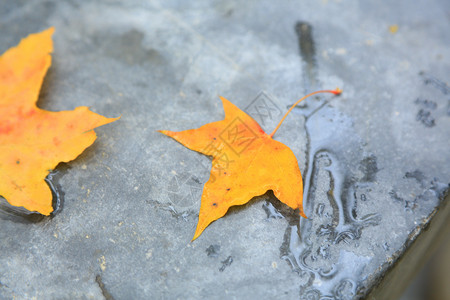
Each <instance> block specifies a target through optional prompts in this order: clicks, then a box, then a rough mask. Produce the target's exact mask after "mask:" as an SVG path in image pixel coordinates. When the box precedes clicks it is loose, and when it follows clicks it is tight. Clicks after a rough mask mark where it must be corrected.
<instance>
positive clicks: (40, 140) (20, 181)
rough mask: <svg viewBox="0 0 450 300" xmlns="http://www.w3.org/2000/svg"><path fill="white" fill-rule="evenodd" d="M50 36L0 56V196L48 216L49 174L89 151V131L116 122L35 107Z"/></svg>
mask: <svg viewBox="0 0 450 300" xmlns="http://www.w3.org/2000/svg"><path fill="white" fill-rule="evenodd" d="M53 31H54V29H53V28H49V29H47V30H45V31H43V32H41V33H36V34H31V35H29V36H28V37H27V38H25V39H23V40H22V41H21V42H20V44H19V45H18V46H17V47H14V48H11V49H9V50H8V51H6V52H5V53H4V54H3V55H2V56H0V195H1V196H2V197H4V198H5V199H6V200H7V201H8V202H9V203H10V204H11V205H14V206H23V207H25V208H26V209H28V210H30V211H37V212H39V213H41V214H43V215H49V214H50V213H51V212H52V211H53V208H52V193H51V190H50V188H49V187H48V186H47V184H46V183H45V180H44V178H45V177H46V176H47V175H48V172H49V170H52V169H53V168H55V167H56V165H57V164H58V163H59V162H67V161H71V160H73V159H75V158H76V157H77V156H78V155H80V154H81V153H82V152H83V151H84V149H86V148H87V147H88V146H90V145H91V144H92V143H93V142H94V140H95V139H96V134H95V132H94V131H93V129H94V128H96V127H98V126H101V125H104V124H107V123H110V122H113V121H115V120H117V118H105V117H103V116H101V115H98V114H96V113H93V112H91V111H89V109H88V108H87V107H77V108H76V109H75V110H73V111H61V112H50V111H45V110H42V109H40V108H38V107H37V106H36V101H37V99H38V96H39V90H40V88H41V85H42V82H43V79H44V76H45V74H46V72H47V69H48V68H49V67H50V65H51V56H50V53H51V52H52V50H53V43H52V39H51V35H52V33H53Z"/></svg>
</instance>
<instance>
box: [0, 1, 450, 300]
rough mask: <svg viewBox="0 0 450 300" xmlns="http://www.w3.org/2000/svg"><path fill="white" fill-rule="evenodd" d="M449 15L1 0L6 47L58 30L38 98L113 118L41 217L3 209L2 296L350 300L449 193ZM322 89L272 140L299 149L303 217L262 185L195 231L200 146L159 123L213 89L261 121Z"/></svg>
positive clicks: (218, 112) (340, 4) (210, 116)
mask: <svg viewBox="0 0 450 300" xmlns="http://www.w3.org/2000/svg"><path fill="white" fill-rule="evenodd" d="M449 12H450V2H448V1H445V0H434V1H430V0H426V1H425V0H420V1H396V2H391V1H332V0H329V1H283V2H274V1H195V2H188V1H138V0H130V1H113V0H111V1H56V0H53V1H37V0H31V1H7V0H3V1H0V52H1V53H3V52H4V51H5V50H7V49H8V48H9V47H12V46H15V45H16V44H17V43H18V42H19V41H20V39H21V38H22V37H25V36H27V35H28V34H30V33H33V32H37V31H41V30H43V29H45V28H47V27H50V26H55V28H56V31H55V34H54V37H53V39H54V44H55V51H54V54H53V65H52V67H51V68H50V71H49V73H48V75H47V77H46V78H45V82H44V86H43V89H42V92H41V98H40V100H39V105H40V107H42V108H45V109H48V110H52V111H58V110H68V109H73V108H74V107H76V106H80V105H87V106H90V107H92V110H94V111H95V112H97V113H100V114H103V115H106V116H108V117H115V116H118V115H122V119H121V120H119V121H117V122H115V123H113V124H110V125H107V126H104V127H102V128H99V129H98V130H97V133H98V139H97V141H96V142H95V143H94V145H93V146H92V147H90V148H88V149H87V150H86V151H85V152H84V153H83V154H82V155H81V156H80V157H79V158H77V159H76V160H75V161H72V162H70V163H68V164H65V165H60V166H59V167H58V168H57V170H56V174H55V175H53V177H52V178H51V180H50V181H51V183H52V184H53V185H54V186H55V190H56V191H57V193H58V194H59V196H60V197H61V196H63V199H62V201H61V202H62V204H61V206H60V207H59V208H58V210H57V211H56V213H55V214H54V216H53V217H50V218H39V217H36V216H24V214H23V213H22V212H19V211H18V210H11V209H10V208H8V207H7V205H6V204H4V203H3V204H2V205H3V206H2V210H0V217H1V218H0V227H1V233H0V240H1V242H0V298H6V299H8V298H14V299H29V298H37V299H74V298H80V299H90V298H94V299H101V298H106V299H113V298H114V299H177V298H180V299H199V298H207V299H222V298H223V299H244V298H245V299H274V298H277V299H297V298H304V299H319V298H321V297H322V299H352V298H360V297H363V296H364V295H366V293H367V292H369V291H370V290H371V289H372V288H373V287H374V286H375V285H376V284H377V283H378V282H379V281H380V280H381V279H382V277H383V276H384V274H385V272H386V270H387V269H389V268H390V267H391V266H392V265H393V264H394V263H395V262H396V261H397V259H399V258H401V256H402V253H403V251H404V250H405V249H406V248H407V247H408V245H410V242H411V241H412V240H414V239H415V238H416V237H417V236H419V235H421V234H423V228H424V227H425V226H426V225H427V224H428V222H429V221H430V220H431V219H432V217H433V214H435V213H439V207H440V205H443V204H444V202H445V200H444V195H445V193H446V192H447V191H448V184H449V182H450V168H449V161H450V155H449V151H448V149H449V146H450V142H449V141H450V132H449V128H450V88H449V86H448V85H447V84H446V83H445V82H446V80H448V78H449V75H450V72H449V70H450V64H449V58H450V50H449V49H450V34H449V30H448V28H449V25H450V24H449V23H450V21H449V17H448V16H449ZM394 24H398V32H396V33H392V32H391V31H390V30H389V26H390V25H394ZM336 86H339V87H341V88H342V89H343V90H344V94H343V95H342V96H341V97H339V98H333V97H332V96H329V95H325V96H321V97H317V98H312V99H309V100H307V102H305V103H304V104H302V105H301V106H300V107H298V108H296V109H294V111H293V113H292V114H291V115H290V116H289V117H288V118H287V119H286V122H285V123H284V124H283V126H282V127H281V129H280V130H279V131H278V133H277V135H276V136H275V138H276V139H277V140H279V141H282V142H284V143H285V144H287V145H288V146H289V147H291V149H292V150H293V151H294V153H295V155H296V156H297V158H298V160H299V164H300V168H301V170H302V173H303V175H304V181H305V202H306V203H305V206H306V209H307V210H306V213H307V215H308V216H309V219H308V220H305V219H302V220H299V219H298V217H296V215H295V214H294V213H293V212H292V211H290V210H289V209H288V208H286V207H285V206H283V205H281V204H279V202H278V201H277V200H276V198H274V196H273V195H272V194H271V193H270V192H269V193H267V194H266V195H263V196H260V197H256V198H255V199H254V200H252V201H251V202H250V203H249V204H248V205H245V206H244V207H239V208H233V209H231V210H230V212H229V213H228V214H227V215H226V216H225V217H224V218H222V219H220V220H218V221H216V222H214V223H213V224H211V225H210V226H209V227H208V228H207V229H206V230H205V232H204V233H203V234H202V235H201V236H200V238H198V239H197V240H196V241H194V242H192V243H191V242H190V239H191V238H192V236H193V233H194V229H195V226H196V223H197V216H198V210H199V206H200V202H199V201H200V195H201V191H202V187H203V184H204V183H205V182H206V181H207V180H208V177H209V168H210V160H209V159H208V158H207V157H205V156H202V155H200V154H198V153H195V152H192V151H190V150H188V149H187V148H185V147H183V146H182V145H180V144H178V143H176V142H175V141H173V140H171V139H170V138H167V137H165V136H163V135H161V134H159V133H158V132H156V130H158V129H170V130H183V129H189V128H195V127H198V126H200V125H203V124H205V123H208V122H212V121H216V120H219V119H221V118H223V110H222V107H221V104H220V101H219V99H218V95H222V96H224V97H226V98H228V99H229V100H231V101H232V102H233V103H235V104H236V105H237V106H239V107H241V108H242V109H245V110H246V111H247V112H248V113H249V114H250V115H252V116H253V117H254V118H255V119H256V120H257V121H258V122H260V123H261V125H262V126H263V127H264V128H265V129H266V130H267V131H270V130H271V129H273V128H274V126H275V124H276V123H277V122H278V120H279V119H280V117H281V115H282V113H284V112H285V111H286V109H287V107H288V106H289V105H290V104H292V103H293V102H294V101H295V100H297V99H298V98H299V97H300V96H302V95H304V94H305V92H308V91H313V90H316V89H322V88H335V87H336ZM268 108H269V110H268ZM268 112H270V114H269V113H268Z"/></svg>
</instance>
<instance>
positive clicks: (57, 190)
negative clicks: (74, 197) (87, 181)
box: [0, 164, 68, 223]
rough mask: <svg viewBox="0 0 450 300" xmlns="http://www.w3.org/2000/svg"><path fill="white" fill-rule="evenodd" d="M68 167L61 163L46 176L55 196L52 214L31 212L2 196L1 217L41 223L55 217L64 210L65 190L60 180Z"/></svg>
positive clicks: (46, 180) (0, 199) (15, 220)
mask: <svg viewBox="0 0 450 300" xmlns="http://www.w3.org/2000/svg"><path fill="white" fill-rule="evenodd" d="M67 168H68V167H67V166H66V165H65V164H60V165H58V166H57V168H56V169H55V170H53V171H52V172H50V173H49V174H48V176H47V177H46V178H45V182H46V183H47V184H48V186H49V187H50V189H51V191H52V196H53V199H52V206H53V212H52V213H51V214H50V216H44V215H41V214H40V213H37V212H30V211H28V210H27V209H25V208H23V207H16V206H12V205H11V204H9V203H8V202H7V201H6V199H5V198H3V197H1V196H0V218H1V219H3V220H9V221H13V222H17V223H39V222H42V221H45V220H47V219H49V218H53V217H54V216H55V215H56V214H58V213H59V212H60V211H61V210H62V206H63V202H64V192H63V191H62V189H61V186H60V185H59V183H58V181H59V179H60V178H61V176H63V175H64V174H65V172H66V171H67Z"/></svg>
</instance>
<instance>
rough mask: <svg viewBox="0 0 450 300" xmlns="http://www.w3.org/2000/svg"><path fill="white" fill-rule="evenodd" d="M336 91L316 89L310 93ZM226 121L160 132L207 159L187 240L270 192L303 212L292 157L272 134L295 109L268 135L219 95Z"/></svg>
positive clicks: (300, 186)
mask: <svg viewBox="0 0 450 300" xmlns="http://www.w3.org/2000/svg"><path fill="white" fill-rule="evenodd" d="M321 92H330V93H333V94H340V93H341V91H340V90H339V89H336V90H333V91H328V90H326V91H318V92H314V93H312V94H309V95H307V96H305V97H303V98H302V99H300V100H299V101H297V103H299V102H300V101H302V100H303V99H305V98H306V97H309V96H311V95H314V94H317V93H321ZM220 99H221V100H222V103H223V108H224V111H225V118H224V119H223V120H222V121H217V122H213V123H209V124H206V125H203V126H202V127H200V128H198V129H190V130H185V131H180V132H173V131H168V130H161V131H160V132H161V133H163V134H165V135H167V136H170V137H172V138H174V139H175V140H177V141H178V142H180V143H181V144H183V145H184V146H186V147H187V148H189V149H191V150H194V151H197V152H200V153H203V154H205V155H208V156H212V158H213V160H212V169H211V175H210V178H209V180H208V182H206V183H205V186H204V188H203V194H202V199H201V206H200V213H199V219H198V224H197V229H196V231H195V234H194V237H193V239H192V240H195V239H196V238H197V237H198V236H199V235H200V234H201V233H202V232H203V230H204V229H205V228H206V227H207V226H208V225H209V224H211V222H213V221H215V220H217V219H219V218H221V217H223V216H224V215H225V214H226V212H227V211H228V209H229V208H230V207H231V206H234V205H242V204H245V203H247V202H248V201H250V199H252V198H253V197H255V196H259V195H262V194H264V193H266V192H267V191H268V190H272V191H273V192H274V194H275V196H276V197H277V198H278V199H279V200H280V201H281V202H283V203H284V204H286V205H288V206H289V207H291V208H292V209H299V213H300V215H301V216H302V217H304V218H306V215H305V213H304V212H303V205H302V203H303V181H302V175H301V173H300V169H299V167H298V162H297V159H296V158H295V155H294V153H293V152H292V150H291V149H290V148H289V147H288V146H286V145H285V144H283V143H281V142H278V141H276V140H274V139H272V137H273V135H274V133H275V132H276V131H277V130H278V128H279V126H280V125H281V123H282V122H283V120H284V119H285V118H286V116H287V114H289V112H290V111H291V110H292V108H293V107H295V105H297V103H296V104H294V105H293V106H292V107H291V109H290V110H289V111H288V112H287V113H286V115H285V116H284V117H283V119H282V120H281V122H280V123H279V124H278V126H277V127H276V129H275V130H274V131H273V132H272V133H271V134H267V133H265V132H264V130H262V128H261V127H260V126H259V124H258V123H257V122H256V121H255V120H254V119H252V118H251V117H250V116H249V115H247V114H246V113H245V112H243V111H242V110H240V109H239V108H238V107H236V106H235V105H234V104H232V103H231V102H230V101H228V100H227V99H225V98H223V97H220Z"/></svg>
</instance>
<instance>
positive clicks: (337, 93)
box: [269, 88, 342, 137]
mask: <svg viewBox="0 0 450 300" xmlns="http://www.w3.org/2000/svg"><path fill="white" fill-rule="evenodd" d="M319 93H331V94H335V95H340V94H341V93H342V90H341V89H340V88H336V89H335V90H321V91H316V92H312V93H311V94H308V95H306V96H304V97H302V98H300V99H299V100H297V102H295V103H294V104H293V105H292V106H291V108H289V110H288V111H287V113H286V114H285V115H284V116H283V118H282V119H281V121H280V123H278V125H277V127H276V128H275V129H274V130H273V131H272V133H271V134H269V136H270V137H273V135H274V134H275V132H277V130H278V128H280V126H281V123H283V121H284V119H286V117H287V115H288V114H289V113H290V112H291V111H292V110H293V109H294V107H296V106H297V104H299V103H300V102H302V101H303V100H305V99H306V98H308V97H311V96H313V95H315V94H319Z"/></svg>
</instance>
